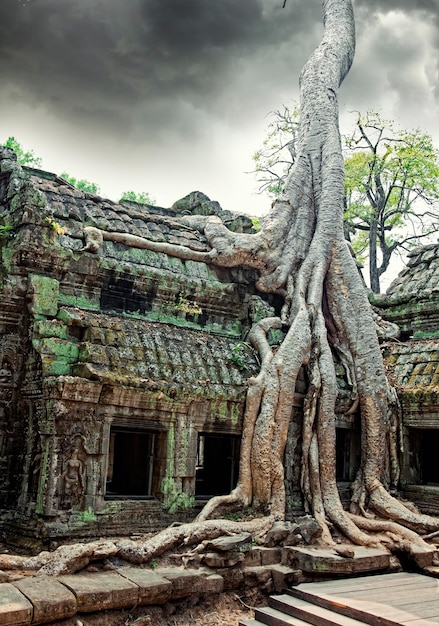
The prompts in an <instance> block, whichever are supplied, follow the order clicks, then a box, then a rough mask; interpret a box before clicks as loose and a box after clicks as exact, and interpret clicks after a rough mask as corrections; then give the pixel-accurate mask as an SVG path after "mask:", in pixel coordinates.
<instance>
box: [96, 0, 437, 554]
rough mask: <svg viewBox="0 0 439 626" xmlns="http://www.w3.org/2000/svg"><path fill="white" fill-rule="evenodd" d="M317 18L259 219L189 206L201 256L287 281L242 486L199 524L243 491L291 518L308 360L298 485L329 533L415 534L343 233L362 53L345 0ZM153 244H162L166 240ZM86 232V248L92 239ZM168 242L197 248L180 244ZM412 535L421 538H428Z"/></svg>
mask: <svg viewBox="0 0 439 626" xmlns="http://www.w3.org/2000/svg"><path fill="white" fill-rule="evenodd" d="M323 18H324V25H325V31H324V36H323V39H322V42H321V43H320V45H319V46H318V47H317V49H316V50H315V52H314V53H313V55H312V56H311V57H310V59H309V60H308V62H307V63H306V65H305V67H304V68H303V70H302V73H301V77H300V84H301V122H300V130H299V141H298V146H297V157H296V161H295V165H294V167H293V169H292V171H291V172H290V175H289V177H288V179H287V181H286V184H285V187H284V189H283V192H282V194H281V196H280V197H279V199H278V200H277V201H276V203H275V205H274V207H273V209H272V211H271V212H270V214H269V215H268V217H266V218H265V219H264V221H263V223H262V228H261V231H260V232H259V233H257V234H256V235H246V234H236V233H232V232H231V231H229V230H228V229H227V228H226V227H225V226H224V225H223V224H222V222H221V220H220V219H219V218H216V217H208V218H206V217H197V216H190V217H184V218H181V221H182V222H184V223H186V224H187V225H188V226H191V227H197V228H200V229H201V230H203V231H204V233H205V235H206V237H207V239H208V241H209V243H210V245H211V247H212V250H211V251H210V252H209V253H207V254H206V253H203V254H202V255H201V256H200V255H199V256H198V257H197V259H198V260H204V261H206V262H209V263H214V264H217V265H222V266H237V265H245V266H247V267H252V268H255V269H256V270H257V271H258V273H259V279H258V282H257V287H258V289H259V290H261V291H263V292H268V293H274V294H278V295H281V296H282V297H283V301H284V306H283V308H282V313H281V316H280V317H275V318H267V319H264V320H262V321H260V322H259V323H257V324H256V325H255V326H254V327H253V329H252V330H251V332H250V336H249V341H250V342H251V343H252V345H253V346H254V347H255V349H256V350H257V351H258V352H259V354H260V358H261V369H260V372H259V374H258V376H256V377H255V378H252V379H250V381H249V390H248V395H247V401H246V409H245V415H244V426H243V434H242V444H241V459H240V473H239V479H238V484H237V487H236V488H235V489H234V490H233V491H232V493H231V494H229V495H226V496H220V497H217V498H213V499H212V500H210V502H209V503H208V504H207V505H206V507H205V508H204V509H203V511H202V512H201V513H200V515H199V517H198V519H197V522H196V523H197V524H198V526H197V528H198V530H199V536H200V537H202V534H203V532H205V533H208V531H209V523H210V520H209V518H211V517H218V516H219V515H220V513H221V511H223V510H224V508H230V507H235V508H238V507H247V506H249V505H252V507H253V508H255V509H259V510H260V511H262V512H264V513H266V514H267V515H269V516H271V517H272V519H278V520H282V519H284V517H285V484H284V466H283V459H284V452H285V447H286V442H287V434H288V427H289V422H290V419H291V413H292V406H293V397H294V392H295V383H296V379H297V376H298V373H299V370H300V368H302V367H304V368H305V372H306V376H307V381H308V392H307V395H306V398H305V403H304V414H303V424H302V474H301V488H302V493H303V498H304V504H305V508H306V510H307V511H309V512H311V513H312V514H313V515H314V516H315V518H316V520H317V521H318V522H319V524H320V525H321V527H322V530H323V537H324V539H326V541H327V542H328V543H330V542H331V541H332V539H331V529H332V527H334V526H335V527H336V528H337V529H338V531H340V532H341V533H343V534H344V535H345V536H346V537H347V538H348V539H349V540H351V541H352V542H354V543H356V544H359V545H375V544H377V543H381V544H383V543H385V545H389V544H390V545H393V546H395V547H396V548H397V549H401V546H407V545H408V543H410V542H414V541H415V538H416V537H418V536H419V535H417V534H416V533H421V534H422V533H427V532H432V531H435V530H437V529H439V520H437V519H433V518H431V517H428V516H426V515H420V514H417V513H414V512H413V511H411V510H409V509H408V508H406V507H405V506H404V505H403V504H402V503H401V502H400V501H398V500H397V499H396V498H394V497H393V496H391V495H390V493H389V492H388V490H387V487H388V484H385V483H386V482H388V483H392V482H393V483H396V482H397V480H398V468H397V463H396V452H395V445H394V437H392V436H391V431H392V428H393V430H394V425H393V424H392V423H391V420H390V418H389V406H388V397H389V385H388V382H387V379H386V374H385V369H384V365H383V360H382V356H381V352H380V348H379V344H378V337H377V331H376V324H375V318H376V316H375V314H374V313H373V311H372V309H371V307H370V305H369V302H368V297H367V293H366V291H365V288H364V286H363V282H362V280H361V279H360V276H359V274H358V270H357V266H356V263H355V260H354V259H353V258H352V254H351V251H350V249H349V247H348V244H347V242H346V241H345V240H344V236H343V200H344V164H343V156H342V150H341V142H340V135H339V129H338V101H337V95H338V89H339V86H340V84H341V82H342V81H343V78H344V77H345V75H346V74H347V72H348V71H349V69H350V66H351V63H352V60H353V55H354V48H355V32H354V17H353V10H352V4H351V0H323ZM92 234H93V233H92ZM94 234H96V233H94ZM115 236H117V234H115V233H111V234H106V235H105V234H104V237H106V238H114V237H115ZM121 237H123V241H124V243H126V244H127V245H135V246H136V245H142V246H144V245H145V246H146V247H148V245H149V244H140V243H139V242H138V241H134V240H133V241H131V240H130V241H128V239H129V238H130V236H129V235H128V236H127V235H123V236H122V235H121ZM135 239H136V240H137V239H139V238H135ZM121 240H122V239H121ZM151 245H153V246H155V248H154V249H156V248H157V246H159V247H160V246H161V245H163V246H166V245H167V244H151ZM87 246H88V247H87V248H86V249H89V250H92V249H93V242H92V243H91V244H87ZM160 249H161V248H160ZM161 250H162V251H165V252H167V253H168V254H173V255H176V256H182V257H183V258H194V257H195V255H194V254H193V253H191V251H190V250H187V249H184V250H183V249H179V247H178V246H172V249H170V247H169V246H167V247H166V248H163V249H161ZM271 328H283V329H284V330H285V332H286V334H285V338H284V340H283V342H282V344H281V345H280V346H279V347H278V348H277V349H276V350H274V349H273V348H272V347H271V346H270V345H269V343H268V341H267V334H268V332H269V330H270V329H271ZM334 360H336V361H337V362H338V363H341V364H342V365H343V367H344V369H345V372H346V378H347V380H348V381H349V383H350V387H351V389H352V407H351V409H350V412H354V410H358V411H359V413H360V418H361V463H360V468H359V470H358V474H357V477H356V479H355V481H354V483H353V494H352V500H351V510H350V512H348V511H346V510H344V508H343V506H342V503H341V501H340V496H339V493H338V490H337V485H336V461H335V449H336V446H335V436H336V429H335V407H336V401H337V380H336V374H335V365H334ZM386 460H387V461H386ZM386 474H388V475H389V476H388V477H386ZM371 518H375V519H371ZM203 529H204V530H203ZM407 529H410V530H407ZM383 533H384V534H383ZM172 536H173V537H174V535H172ZM177 536H179V535H178V533H176V537H177ZM418 542H419V543H421V544H422V540H421V539H420V538H419V540H418ZM159 543H160V540H159ZM162 548H169V542H168V541H164V542H163V544H162ZM154 549H156V548H154ZM148 554H150V553H149V552H148Z"/></svg>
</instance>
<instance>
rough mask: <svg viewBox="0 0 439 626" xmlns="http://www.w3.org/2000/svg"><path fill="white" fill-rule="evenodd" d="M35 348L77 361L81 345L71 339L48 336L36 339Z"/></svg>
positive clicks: (42, 352) (44, 352) (43, 352)
mask: <svg viewBox="0 0 439 626" xmlns="http://www.w3.org/2000/svg"><path fill="white" fill-rule="evenodd" d="M32 343H33V346H34V348H35V349H36V350H37V351H38V352H40V353H41V354H50V355H52V354H53V355H54V356H59V357H65V359H66V360H67V359H70V360H71V362H73V361H77V360H78V356H79V346H78V344H76V343H73V342H71V341H65V340H63V339H58V338H56V337H46V338H44V339H34V340H33V342H32Z"/></svg>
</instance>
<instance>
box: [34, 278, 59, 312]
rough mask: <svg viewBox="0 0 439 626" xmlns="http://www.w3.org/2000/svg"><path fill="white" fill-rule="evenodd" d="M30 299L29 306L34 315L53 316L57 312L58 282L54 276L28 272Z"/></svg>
mask: <svg viewBox="0 0 439 626" xmlns="http://www.w3.org/2000/svg"><path fill="white" fill-rule="evenodd" d="M29 282H30V292H31V293H32V300H31V302H30V305H29V308H30V311H31V313H33V314H34V315H38V316H40V315H44V316H54V315H56V314H57V312H58V296H59V282H58V281H57V280H56V279H55V278H50V277H48V276H41V275H40V274H30V276H29Z"/></svg>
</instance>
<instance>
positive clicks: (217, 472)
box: [195, 433, 241, 498]
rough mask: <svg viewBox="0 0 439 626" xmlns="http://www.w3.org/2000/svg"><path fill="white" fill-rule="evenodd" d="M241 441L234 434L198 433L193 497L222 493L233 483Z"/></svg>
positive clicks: (229, 488) (236, 473)
mask: <svg viewBox="0 0 439 626" xmlns="http://www.w3.org/2000/svg"><path fill="white" fill-rule="evenodd" d="M240 444H241V438H240V437H238V436H236V435H217V434H209V433H200V434H199V435H198V446H197V469H196V481H195V496H196V497H198V498H203V497H211V496H220V495H224V494H226V493H229V492H230V491H231V490H232V489H233V488H234V487H235V486H236V483H237V481H238V472H239V450H240Z"/></svg>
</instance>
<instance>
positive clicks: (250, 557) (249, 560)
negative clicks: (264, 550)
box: [243, 548, 261, 567]
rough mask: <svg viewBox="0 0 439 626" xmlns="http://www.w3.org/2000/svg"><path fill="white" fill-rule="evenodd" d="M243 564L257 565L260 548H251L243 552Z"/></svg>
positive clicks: (248, 565) (258, 563) (259, 559)
mask: <svg viewBox="0 0 439 626" xmlns="http://www.w3.org/2000/svg"><path fill="white" fill-rule="evenodd" d="M243 565H244V566H245V567H258V566H260V565H261V550H260V548H253V549H252V550H249V551H248V552H246V553H245V558H244V562H243Z"/></svg>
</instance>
